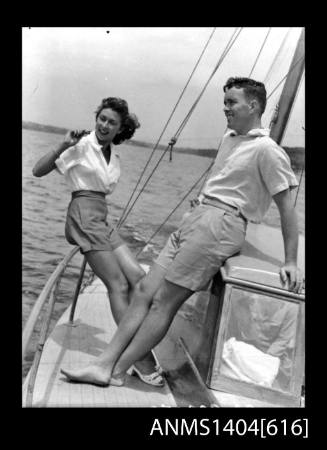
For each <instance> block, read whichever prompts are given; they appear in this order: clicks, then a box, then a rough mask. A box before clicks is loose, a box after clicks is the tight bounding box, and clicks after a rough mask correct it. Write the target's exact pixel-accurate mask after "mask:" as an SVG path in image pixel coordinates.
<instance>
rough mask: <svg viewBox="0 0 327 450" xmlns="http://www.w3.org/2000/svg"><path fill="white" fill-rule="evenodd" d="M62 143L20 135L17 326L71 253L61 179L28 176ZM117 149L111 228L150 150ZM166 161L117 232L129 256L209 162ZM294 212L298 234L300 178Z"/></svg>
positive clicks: (153, 250)
mask: <svg viewBox="0 0 327 450" xmlns="http://www.w3.org/2000/svg"><path fill="white" fill-rule="evenodd" d="M62 139H63V137H62V136H61V135H58V134H52V133H44V132H38V131H32V130H26V129H24V130H23V135H22V142H23V153H22V154H23V156H22V157H23V161H22V167H23V183H22V185H23V224H22V225H23V236H22V238H23V239H22V240H23V249H22V250H23V292H22V321H23V326H24V324H25V322H26V320H27V318H28V316H29V313H30V311H31V308H32V307H33V304H34V303H35V301H36V299H37V297H38V295H39V294H40V292H41V290H42V288H43V286H44V285H45V283H46V281H47V280H48V278H49V276H50V275H51V273H52V272H53V271H54V270H55V268H56V266H57V264H58V263H59V262H60V261H61V260H62V259H63V257H64V256H65V255H66V254H67V253H68V252H69V251H70V249H71V248H72V247H71V246H70V245H69V244H68V243H67V242H66V240H65V236H64V226H65V216H66V209H67V205H68V203H69V201H70V191H69V189H68V187H67V186H66V184H65V181H64V177H63V176H62V175H60V174H59V173H58V172H56V171H54V172H52V173H50V174H49V175H47V176H45V177H43V178H36V177H33V175H32V168H33V166H34V164H35V162H36V161H37V160H38V159H39V158H40V157H41V156H42V155H44V154H45V153H46V152H48V151H49V150H51V149H54V148H56V146H57V145H58V144H59V143H60V142H61V141H62ZM119 149H120V159H121V168H122V176H121V179H120V181H119V183H118V185H117V188H116V190H115V192H114V194H113V195H111V196H109V197H107V202H108V206H109V216H110V218H111V220H112V221H113V222H114V223H116V222H117V221H118V219H119V218H120V216H121V214H122V211H123V208H124V207H125V205H126V203H127V201H128V200H129V198H130V195H131V193H132V191H133V188H134V186H135V184H136V182H137V180H138V178H139V176H140V174H141V172H142V170H143V168H144V166H145V164H146V162H147V160H148V158H149V155H150V153H151V149H148V148H143V147H136V146H131V145H125V144H122V145H120V146H119ZM161 155H162V152H161V151H156V152H155V155H154V157H153V159H152V161H151V163H150V164H149V166H148V168H147V170H146V173H145V176H144V177H143V181H142V182H141V184H140V187H141V186H142V185H143V182H144V181H145V180H146V179H147V178H148V175H149V174H150V172H151V171H152V169H153V167H154V166H155V164H156V163H157V161H158V159H159V158H160V156H161ZM168 159H169V156H168V153H167V154H166V155H165V156H164V159H163V161H162V162H161V163H160V165H159V168H158V170H156V172H155V173H154V175H153V177H152V178H151V180H150V182H149V183H148V185H147V186H146V188H145V190H144V192H143V193H142V195H141V196H140V198H139V199H138V201H137V202H136V203H135V206H134V208H133V210H132V211H131V213H130V214H129V216H128V218H127V220H126V221H125V222H124V224H123V226H122V228H121V229H120V234H121V236H122V237H123V239H124V240H125V241H126V242H127V243H128V245H129V246H130V248H131V249H132V251H133V252H134V253H136V252H138V251H139V250H141V249H142V248H143V247H144V245H145V243H146V242H147V241H148V239H149V238H150V237H151V236H152V234H153V233H154V231H156V230H157V228H158V227H159V226H160V225H161V224H162V222H163V221H164V220H165V219H166V217H167V216H168V215H169V214H170V212H171V211H172V210H173V208H175V206H176V205H177V204H178V203H179V201H180V200H181V199H182V198H183V197H184V195H185V194H186V192H187V191H188V189H189V188H190V187H191V186H192V185H193V184H194V183H195V182H196V181H197V180H198V178H199V177H200V176H201V174H202V173H203V172H204V171H205V170H206V168H207V167H208V166H209V165H210V163H211V159H210V158H206V157H200V156H197V155H188V154H174V156H173V162H169V161H168ZM297 175H298V177H299V176H300V174H297ZM198 189H199V187H197V188H196V189H195V190H193V192H192V193H191V195H189V196H188V198H187V199H186V200H185V201H184V202H183V203H182V205H181V206H180V207H179V208H178V210H177V211H176V212H175V213H174V214H173V215H172V216H171V217H170V219H169V220H168V221H167V223H166V224H165V225H164V226H163V227H162V228H161V230H160V231H159V233H158V234H157V235H156V236H155V237H154V239H153V241H152V242H151V243H150V245H149V246H147V247H146V251H144V252H142V253H140V254H139V256H138V260H139V261H140V262H142V263H145V264H151V262H152V260H153V258H154V256H155V255H156V254H158V252H159V251H160V250H161V248H162V246H163V245H164V243H165V241H166V239H167V237H168V235H169V234H170V233H171V231H172V230H173V229H175V227H176V226H177V225H178V224H179V222H180V220H181V218H182V216H183V214H184V212H186V211H187V210H188V208H189V202H188V200H189V199H191V198H194V197H196V195H197V193H198ZM297 212H298V216H299V224H300V231H301V232H304V177H303V180H302V187H301V189H300V192H299V196H298V200H297ZM265 222H266V223H268V224H270V225H273V226H279V215H278V212H277V208H276V207H275V206H274V205H273V206H272V207H271V209H270V210H269V212H268V214H267V216H266V218H265ZM81 262H82V257H81V255H78V256H76V257H75V258H74V260H73V263H72V265H71V266H70V268H69V269H68V270H67V271H66V276H65V281H63V283H62V285H61V293H60V298H59V300H58V304H57V305H56V308H55V312H54V321H56V320H57V319H58V318H59V316H60V315H61V314H62V312H63V311H64V309H65V308H66V307H67V306H68V305H69V304H70V302H71V299H72V292H73V291H74V287H75V284H76V279H77V276H78V273H79V267H80V264H81ZM34 340H35V339H34ZM32 348H33V341H32ZM32 356H33V349H31V351H30V352H29V354H28V355H27V358H26V360H27V363H26V364H25V365H24V368H23V372H24V373H26V371H27V369H28V367H29V365H30V361H31V359H32Z"/></svg>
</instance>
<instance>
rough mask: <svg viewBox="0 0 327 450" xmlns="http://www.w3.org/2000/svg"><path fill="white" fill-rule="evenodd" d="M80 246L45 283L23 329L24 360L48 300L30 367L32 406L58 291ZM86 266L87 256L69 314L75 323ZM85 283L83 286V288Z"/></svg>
mask: <svg viewBox="0 0 327 450" xmlns="http://www.w3.org/2000/svg"><path fill="white" fill-rule="evenodd" d="M78 250H79V247H74V248H73V249H72V250H71V251H70V252H69V253H68V254H67V255H66V256H65V257H64V258H63V260H62V261H61V262H60V263H59V264H58V266H57V267H56V269H55V270H54V272H53V273H52V275H51V276H50V278H49V279H48V281H47V283H46V284H45V286H44V288H43V289H42V292H41V293H40V295H39V297H38V299H37V300H36V302H35V304H34V307H33V309H32V311H31V313H30V315H29V317H28V320H27V322H26V324H25V327H24V330H23V338H22V341H23V342H22V360H23V361H24V359H25V356H26V352H27V349H28V345H29V343H30V340H31V337H32V334H33V331H34V329H35V326H36V323H37V321H38V319H39V316H40V314H41V312H42V310H43V308H44V306H45V304H46V302H47V301H48V305H47V310H46V313H45V317H44V319H43V323H42V327H41V330H40V335H39V339H38V343H37V345H36V351H35V354H34V359H33V363H32V366H31V369H30V373H29V379H28V386H27V397H26V406H31V404H32V398H33V390H34V384H35V379H36V374H37V370H38V367H39V363H40V359H41V355H42V351H43V347H44V344H45V341H46V338H47V334H48V329H49V326H50V321H51V316H52V312H53V308H54V305H55V302H56V300H57V298H58V292H59V286H60V283H61V280H62V278H63V275H64V273H65V270H66V268H67V267H68V265H69V263H70V262H71V260H72V259H73V257H74V256H75V255H76V253H77V252H78ZM85 267H86V258H85V257H84V258H83V262H82V265H81V268H80V273H79V277H78V280H77V283H76V288H75V292H74V297H73V302H72V306H71V311H70V316H69V323H70V324H73V320H74V312H75V308H76V304H77V299H78V295H79V293H80V291H81V285H82V281H83V277H84V272H85ZM93 276H94V274H93V272H92V275H91V277H90V279H89V280H88V281H87V282H86V284H89V283H90V282H91V281H92V279H93ZM84 287H85V285H84V286H83V288H84ZM83 288H82V289H83Z"/></svg>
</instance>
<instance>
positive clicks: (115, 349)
mask: <svg viewBox="0 0 327 450" xmlns="http://www.w3.org/2000/svg"><path fill="white" fill-rule="evenodd" d="M165 274H166V269H164V268H163V267H161V266H159V265H158V264H154V265H153V267H152V268H151V270H150V271H149V273H148V274H147V275H146V276H145V277H144V278H142V280H140V282H139V283H138V284H137V285H136V287H135V290H134V293H133V298H132V299H131V303H130V305H129V306H128V308H127V310H126V312H125V314H124V316H123V318H122V319H121V322H120V323H119V326H118V328H117V330H116V333H115V334H114V336H113V338H112V340H111V342H110V343H109V345H108V347H107V348H106V349H105V350H104V352H103V353H102V354H101V355H100V356H99V357H98V358H97V359H96V360H95V361H94V362H93V363H92V364H90V365H89V366H87V367H85V368H82V369H76V370H66V369H64V370H62V369H61V372H62V373H63V374H64V375H66V377H67V378H69V379H70V380H73V381H80V382H85V383H94V384H100V385H107V384H109V381H110V378H111V371H112V367H113V366H114V364H115V362H116V361H117V359H118V358H119V356H120V355H121V353H122V352H123V351H124V349H125V348H126V346H127V345H128V344H129V342H130V341H131V339H132V338H133V336H134V334H135V333H136V331H137V330H138V328H139V327H140V325H141V323H142V322H143V320H144V318H145V316H146V315H147V313H148V311H149V308H150V305H151V302H152V298H153V296H154V294H155V292H156V291H157V290H158V287H159V286H160V283H161V282H162V281H163V280H164V276H165ZM151 349H152V348H149V351H150V350H151ZM145 355H146V353H144V354H143V357H144V356H145ZM114 382H115V381H114V380H112V381H111V383H114Z"/></svg>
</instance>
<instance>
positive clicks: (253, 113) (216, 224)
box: [62, 78, 302, 385]
mask: <svg viewBox="0 0 327 450" xmlns="http://www.w3.org/2000/svg"><path fill="white" fill-rule="evenodd" d="M223 89H224V92H225V96H224V105H225V107H224V112H225V115H226V118H227V124H228V128H229V129H230V131H229V132H227V133H226V134H225V136H224V137H223V140H222V144H221V148H220V150H219V152H218V154H217V158H216V161H215V164H214V166H213V169H212V172H211V175H210V178H209V180H208V181H207V183H206V186H205V188H204V190H203V195H202V196H201V203H200V205H199V206H197V207H196V208H195V209H194V211H193V212H192V213H191V214H190V215H189V216H188V217H187V218H185V220H183V222H182V224H181V225H180V227H179V229H178V230H177V231H176V232H174V233H172V235H171V236H170V238H169V239H168V242H167V244H166V246H165V247H164V249H163V250H162V252H161V253H160V255H159V257H158V259H157V260H156V262H155V264H154V265H153V267H152V268H151V270H150V272H149V273H148V274H147V275H146V276H145V277H144V278H143V279H142V280H141V281H140V282H139V284H138V285H137V288H136V289H135V291H134V294H133V296H132V299H131V303H130V305H129V307H128V309H127V312H126V313H125V314H124V317H123V319H122V320H121V322H120V324H119V328H118V330H117V331H116V333H115V335H114V337H113V339H112V340H111V342H110V344H109V345H108V347H107V349H106V350H105V351H104V352H103V354H102V355H100V357H99V358H97V359H96V360H95V361H94V362H93V363H92V364H91V365H89V366H88V367H86V368H84V369H80V370H62V373H64V374H65V375H66V376H67V377H68V378H69V379H71V380H75V381H81V382H89V383H95V384H100V385H107V384H109V383H110V384H115V385H121V384H123V383H124V376H125V373H126V371H127V370H128V369H129V368H130V367H131V366H132V365H133V364H134V363H135V362H136V361H138V360H141V359H142V358H143V356H144V355H145V354H146V353H147V352H148V351H150V350H151V349H152V348H154V347H155V346H156V345H157V344H158V343H159V342H160V340H161V339H162V338H163V337H164V336H165V334H166V332H167V331H168V328H169V326H170V324H171V322H172V320H173V318H174V316H175V314H176V313H177V311H178V309H179V308H180V306H181V305H182V304H183V303H184V302H185V301H186V300H187V299H188V298H189V297H190V296H191V295H192V294H193V293H194V292H195V291H199V290H201V289H203V288H205V286H207V285H208V283H209V282H210V280H211V279H212V277H213V276H214V275H215V273H217V271H218V270H219V268H220V267H221V265H222V264H223V263H224V261H225V260H226V259H227V258H229V257H230V256H232V255H234V254H235V253H237V252H239V251H240V249H241V248H242V245H243V242H244V238H245V233H246V227H247V222H248V220H251V221H255V222H260V221H261V220H262V218H263V216H264V214H265V213H266V212H267V210H268V208H269V205H270V203H271V200H272V198H273V199H274V201H275V202H276V204H277V207H278V209H279V212H280V217H281V227H282V234H283V239H284V249H285V263H284V265H283V267H282V268H281V269H280V276H281V280H282V282H283V283H286V282H287V281H288V283H289V289H291V290H294V291H296V292H297V291H299V290H300V289H301V287H302V276H301V273H300V271H299V270H298V268H297V248H298V229H297V219H296V215H295V211H294V208H293V204H292V199H291V195H290V190H291V189H292V188H294V187H295V186H297V185H298V183H297V180H296V177H295V175H294V173H293V171H292V170H291V167H290V161H289V158H288V156H287V155H286V153H285V152H284V150H283V149H281V148H280V147H279V146H278V145H277V144H276V143H275V142H274V141H273V140H272V139H271V138H270V137H269V130H268V129H263V128H262V125H261V116H262V114H263V112H264V110H265V107H266V90H265V87H264V85H263V84H262V83H260V82H257V81H254V80H251V79H248V78H230V79H229V80H227V83H226V85H225V86H224V88H223Z"/></svg>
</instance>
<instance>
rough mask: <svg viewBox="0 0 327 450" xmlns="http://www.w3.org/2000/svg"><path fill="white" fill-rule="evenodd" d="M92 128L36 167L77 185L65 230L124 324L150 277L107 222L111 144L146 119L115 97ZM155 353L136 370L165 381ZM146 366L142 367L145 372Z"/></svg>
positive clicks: (116, 172)
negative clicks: (135, 292) (136, 290)
mask: <svg viewBox="0 0 327 450" xmlns="http://www.w3.org/2000/svg"><path fill="white" fill-rule="evenodd" d="M95 116H96V122H95V129H94V130H93V131H92V132H90V133H89V132H86V131H69V132H68V133H67V134H66V136H65V138H64V141H63V142H62V143H61V144H60V145H59V147H58V148H57V149H56V150H52V151H51V152H49V153H47V154H46V155H45V156H43V157H42V158H41V159H40V160H39V161H38V162H37V163H36V165H35V167H34V168H33V175H35V176H36V177H42V176H43V175H46V174H48V173H49V172H51V171H52V170H54V169H56V170H57V171H58V172H59V173H61V174H63V175H64V176H65V178H66V181H67V183H68V185H69V186H70V188H71V190H72V200H71V202H70V204H69V206H68V211H67V217H66V227H65V235H66V239H67V241H68V242H69V243H70V244H72V245H78V246H79V247H80V251H81V253H82V254H84V255H85V257H86V260H87V262H88V264H89V265H90V267H91V268H92V270H93V271H94V273H95V274H96V275H97V276H98V277H99V278H100V279H101V280H102V281H103V283H104V284H105V286H106V287H107V289H108V294H109V299H110V306H111V310H112V314H113V317H114V319H115V321H116V323H117V324H118V323H119V322H120V320H121V318H122V316H123V314H124V312H125V310H126V308H127V306H128V303H129V290H130V289H133V287H134V286H135V285H136V283H137V282H138V281H139V280H140V279H141V278H142V277H143V276H144V271H143V269H142V268H141V267H140V265H139V264H138V263H137V261H136V259H135V258H134V256H133V255H132V253H131V251H130V250H129V249H128V247H127V245H126V244H125V243H124V242H123V241H122V239H121V238H120V236H119V235H118V233H117V231H116V230H115V229H114V227H113V225H112V224H110V223H109V222H108V221H107V213H108V210H107V205H106V200H105V196H106V195H107V194H111V193H112V192H113V190H114V188H115V187H116V185H117V182H118V180H119V177H120V164H119V154H118V152H117V149H116V148H112V146H111V144H115V145H119V144H121V143H122V142H123V141H124V140H126V139H130V138H131V137H132V136H133V135H134V132H135V130H136V129H137V128H139V126H140V124H139V122H138V120H137V117H136V116H135V115H134V114H130V113H129V110H128V105H127V102H126V101H125V100H122V99H120V98H116V97H109V98H105V99H103V100H102V102H101V104H100V105H99V107H98V108H97V110H96V112H95ZM155 364H156V361H155V359H154V355H152V353H149V354H148V355H147V357H146V358H144V360H142V362H139V363H138V365H137V367H138V368H136V367H135V366H134V371H135V373H136V374H137V375H138V376H139V377H140V378H141V379H142V381H144V382H146V383H149V384H153V385H156V386H162V385H163V384H164V380H163V378H162V376H161V375H160V373H159V371H158V370H159V368H158V367H156V370H155V372H153V366H154V365H155ZM140 368H142V372H141V371H140Z"/></svg>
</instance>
